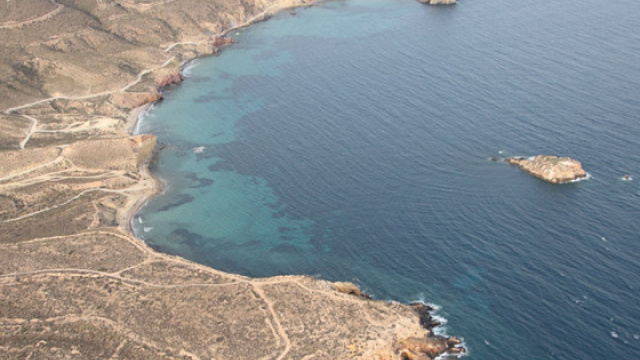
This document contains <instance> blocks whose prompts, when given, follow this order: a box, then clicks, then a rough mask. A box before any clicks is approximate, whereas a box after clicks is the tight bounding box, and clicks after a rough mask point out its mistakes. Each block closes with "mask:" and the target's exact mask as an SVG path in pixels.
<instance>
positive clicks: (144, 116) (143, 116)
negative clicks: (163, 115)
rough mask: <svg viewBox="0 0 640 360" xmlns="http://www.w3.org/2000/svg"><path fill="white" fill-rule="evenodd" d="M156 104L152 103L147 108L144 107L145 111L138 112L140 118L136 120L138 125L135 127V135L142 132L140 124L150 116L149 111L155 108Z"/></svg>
mask: <svg viewBox="0 0 640 360" xmlns="http://www.w3.org/2000/svg"><path fill="white" fill-rule="evenodd" d="M154 106H155V103H152V104H151V105H149V106H148V107H147V108H146V109H144V111H143V112H141V113H140V114H138V119H137V120H136V126H135V128H134V129H133V135H138V134H140V126H141V125H142V123H143V122H144V121H145V120H146V119H147V117H149V112H150V111H151V109H153V107H154Z"/></svg>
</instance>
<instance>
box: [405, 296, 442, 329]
mask: <svg viewBox="0 0 640 360" xmlns="http://www.w3.org/2000/svg"><path fill="white" fill-rule="evenodd" d="M410 305H411V307H413V309H414V310H415V311H416V313H418V316H419V317H420V325H422V327H423V328H425V329H427V330H431V329H433V328H435V327H438V326H440V325H442V324H441V323H440V322H439V321H437V320H435V319H434V318H433V316H431V311H433V310H434V308H433V307H431V306H429V305H425V304H423V303H413V304H410Z"/></svg>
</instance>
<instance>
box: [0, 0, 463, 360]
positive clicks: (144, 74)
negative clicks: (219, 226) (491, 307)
mask: <svg viewBox="0 0 640 360" xmlns="http://www.w3.org/2000/svg"><path fill="white" fill-rule="evenodd" d="M311 4H312V2H310V1H305V0H284V1H278V0H263V1H260V0H248V1H240V2H234V3H233V4H231V3H230V2H228V1H226V0H216V1H204V0H184V1H180V2H177V1H172V0H158V1H153V0H150V1H146V0H145V1H133V0H128V1H126V0H121V1H93V0H89V1H79V0H78V1H73V0H70V1H57V0H51V1H48V0H24V1H21V2H12V3H7V4H6V5H0V7H2V6H6V11H0V13H1V14H0V59H2V60H1V62H0V76H1V78H2V82H0V108H1V109H3V112H2V114H0V249H1V251H0V291H1V292H2V296H0V326H1V327H2V332H1V333H2V335H0V346H1V347H2V350H3V352H4V353H5V354H6V355H7V356H8V357H10V358H14V357H23V356H24V357H26V356H36V357H44V358H51V357H58V356H60V357H62V356H64V357H71V358H91V359H93V358H103V357H111V358H117V357H119V358H127V359H136V358H139V359H148V358H160V357H162V358H181V359H186V358H191V359H205V358H207V359H208V358H220V359H231V358H237V359H249V358H250V359H254V358H275V359H285V358H291V359H302V358H308V359H309V358H318V359H339V358H354V359H400V358H402V359H414V358H415V359H432V358H435V357H437V356H438V355H440V354H443V353H445V352H450V353H460V352H462V351H463V350H462V349H461V348H459V347H457V346H458V344H459V340H458V339H456V338H448V339H447V338H443V337H438V336H434V335H433V334H432V332H431V329H432V328H433V327H434V326H437V323H435V322H434V321H433V319H432V318H431V315H430V312H429V311H430V310H429V308H428V307H425V306H420V305H417V306H409V305H403V304H398V303H389V302H383V301H376V300H371V299H369V298H368V296H367V295H366V294H363V293H361V292H360V291H359V290H358V288H357V287H356V286H355V285H353V284H350V283H336V284H334V283H330V282H327V281H322V280H317V279H313V278H311V277H307V276H280V277H273V278H265V279H252V278H248V277H244V276H240V275H234V274H228V273H224V272H221V271H217V270H215V269H212V268H209V267H206V266H203V265H200V264H196V263H193V262H190V261H187V260H185V259H182V258H179V257H176V256H171V255H167V254H162V253H158V252H156V251H154V250H152V249H151V248H149V247H148V246H147V245H146V244H145V243H144V242H143V241H141V240H139V239H137V238H135V237H134V236H133V235H132V234H131V233H130V232H129V231H128V227H129V221H130V219H131V217H132V216H133V215H134V214H135V212H136V211H137V210H138V209H139V207H140V206H142V205H143V204H144V202H145V201H146V200H147V199H149V198H150V197H151V196H153V195H155V194H157V192H158V191H159V189H160V185H159V182H158V180H157V179H155V178H154V177H153V176H152V175H151V174H150V172H149V171H148V168H147V165H148V162H149V161H150V159H151V158H152V156H153V154H154V152H155V151H156V145H157V144H156V142H157V141H156V138H155V136H153V135H135V136H131V135H130V133H131V131H132V129H134V128H135V121H136V120H137V118H138V115H139V113H140V112H141V111H143V109H144V108H145V107H146V106H149V104H152V103H153V102H155V101H157V100H159V99H161V97H162V95H161V89H162V88H163V87H165V86H170V85H173V84H176V83H179V82H180V81H182V75H181V66H182V65H183V64H185V63H186V62H187V61H189V60H192V59H194V58H197V57H202V56H207V55H212V54H215V53H216V52H217V51H218V49H219V48H220V47H221V46H223V45H226V44H228V42H229V40H226V38H225V37H224V36H225V35H226V34H227V33H228V32H229V31H232V30H233V29H236V28H239V27H244V26H247V25H249V24H251V23H254V22H256V21H261V20H264V19H266V18H268V17H269V16H271V15H272V14H274V13H275V12H277V11H281V10H283V9H287V8H291V7H295V6H309V5H311ZM237 24H240V25H237Z"/></svg>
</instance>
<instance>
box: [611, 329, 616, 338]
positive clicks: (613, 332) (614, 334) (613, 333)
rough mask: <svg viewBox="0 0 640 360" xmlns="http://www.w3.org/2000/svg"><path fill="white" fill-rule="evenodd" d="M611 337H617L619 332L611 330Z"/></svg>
mask: <svg viewBox="0 0 640 360" xmlns="http://www.w3.org/2000/svg"><path fill="white" fill-rule="evenodd" d="M611 337H612V338H614V339H617V338H618V333H617V332H615V331H612V332H611Z"/></svg>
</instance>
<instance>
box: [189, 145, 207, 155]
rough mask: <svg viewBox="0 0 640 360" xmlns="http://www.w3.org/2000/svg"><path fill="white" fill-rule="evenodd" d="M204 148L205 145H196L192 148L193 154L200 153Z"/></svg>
mask: <svg viewBox="0 0 640 360" xmlns="http://www.w3.org/2000/svg"><path fill="white" fill-rule="evenodd" d="M205 149H206V147H205V146H198V147H194V148H193V149H192V151H193V153H194V154H202V152H203V151H204V150H205Z"/></svg>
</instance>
